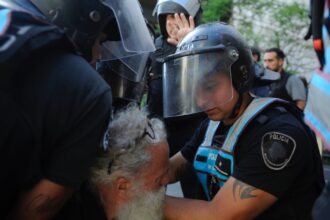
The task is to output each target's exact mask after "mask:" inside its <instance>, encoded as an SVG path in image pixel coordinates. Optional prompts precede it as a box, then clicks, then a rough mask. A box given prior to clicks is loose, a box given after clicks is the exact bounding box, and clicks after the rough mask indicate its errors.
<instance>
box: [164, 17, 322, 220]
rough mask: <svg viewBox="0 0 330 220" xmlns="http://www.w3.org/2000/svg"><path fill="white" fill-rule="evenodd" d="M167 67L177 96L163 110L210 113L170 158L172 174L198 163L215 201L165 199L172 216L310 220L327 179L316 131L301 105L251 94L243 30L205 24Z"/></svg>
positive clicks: (250, 69) (170, 89)
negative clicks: (305, 122) (311, 129)
mask: <svg viewBox="0 0 330 220" xmlns="http://www.w3.org/2000/svg"><path fill="white" fill-rule="evenodd" d="M164 65H165V66H164V70H165V73H164V75H165V76H166V77H165V78H164V85H165V86H166V88H167V89H166V90H164V93H165V95H164V98H166V97H169V96H170V95H171V94H174V93H176V94H177V99H176V100H174V99H165V100H164V105H165V106H168V108H167V109H168V111H167V112H164V114H169V115H171V114H178V113H181V114H189V113H191V112H193V111H200V110H202V111H204V112H205V113H206V114H207V115H208V119H207V120H205V121H203V122H202V123H201V125H200V127H199V128H198V130H197V131H196V133H195V134H194V136H193V137H192V139H191V140H190V141H189V142H188V143H187V144H186V145H185V147H184V148H183V149H182V150H181V151H180V152H179V153H177V154H176V155H175V156H173V157H172V158H171V174H170V175H171V179H172V181H174V180H175V179H176V176H178V174H180V172H181V171H182V169H184V167H185V165H186V164H189V163H191V164H193V166H194V169H195V170H196V172H197V175H198V177H199V180H200V182H201V184H202V185H203V189H204V192H205V195H206V196H207V198H208V200H209V201H197V200H187V199H181V198H175V197H167V199H166V206H165V213H166V218H167V219H267V220H269V219H311V207H312V204H313V202H314V200H315V198H316V197H317V196H318V195H319V194H320V192H321V189H322V187H323V185H324V178H323V172H322V163H321V159H320V155H319V152H318V148H317V144H316V141H315V138H314V135H313V134H312V132H311V131H310V129H309V128H308V127H307V126H306V125H305V124H304V123H303V121H302V116H301V114H300V111H299V110H298V109H297V108H296V107H295V106H292V105H290V104H289V103H287V102H286V101H283V100H279V99H274V98H253V97H252V96H251V95H250V94H249V89H250V86H251V84H252V82H253V76H254V74H253V68H254V67H253V61H252V56H251V50H250V47H249V46H248V45H247V43H246V42H245V41H244V40H243V38H242V37H241V35H240V34H239V33H238V32H237V31H236V30H235V29H233V28H232V27H230V26H228V25H226V24H223V23H211V24H205V25H201V26H199V27H197V28H196V29H195V30H194V31H192V32H191V33H189V34H188V35H187V36H186V37H185V38H184V39H183V41H182V42H181V43H180V44H179V45H178V49H177V51H176V53H175V54H174V55H172V56H169V57H168V58H167V59H166V60H165V64H164ZM173 82H175V83H173ZM180 91H182V92H180ZM178 103H181V104H182V105H178ZM175 106H179V107H176V108H175V109H174V107H175ZM180 107H181V108H180ZM172 110H173V111H172Z"/></svg>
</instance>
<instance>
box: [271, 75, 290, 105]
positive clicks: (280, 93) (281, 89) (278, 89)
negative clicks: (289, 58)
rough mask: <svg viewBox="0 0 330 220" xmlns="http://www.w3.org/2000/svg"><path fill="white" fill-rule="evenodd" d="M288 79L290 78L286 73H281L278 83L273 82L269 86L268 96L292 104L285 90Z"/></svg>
mask: <svg viewBox="0 0 330 220" xmlns="http://www.w3.org/2000/svg"><path fill="white" fill-rule="evenodd" d="M290 77H291V75H290V74H288V73H285V72H283V73H281V79H280V81H278V82H274V83H272V84H271V85H270V87H271V94H270V96H271V97H275V98H279V99H283V100H286V101H289V102H292V101H293V99H292V97H291V96H290V95H289V93H288V92H287V90H286V88H285V86H286V83H287V82H288V79H289V78H290Z"/></svg>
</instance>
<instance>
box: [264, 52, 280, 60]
mask: <svg viewBox="0 0 330 220" xmlns="http://www.w3.org/2000/svg"><path fill="white" fill-rule="evenodd" d="M277 58H278V57H277V54H276V53H275V52H273V51H271V52H265V55H264V59H265V60H271V59H277Z"/></svg>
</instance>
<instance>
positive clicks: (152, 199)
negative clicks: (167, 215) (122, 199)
mask: <svg viewBox="0 0 330 220" xmlns="http://www.w3.org/2000/svg"><path fill="white" fill-rule="evenodd" d="M164 200H165V187H162V188H161V189H160V190H159V191H157V192H138V193H136V195H135V196H134V199H133V200H132V201H130V202H129V203H127V204H125V205H124V206H123V207H122V208H121V209H120V210H119V212H118V215H117V217H116V220H162V219H163V218H164V215H163V205H164Z"/></svg>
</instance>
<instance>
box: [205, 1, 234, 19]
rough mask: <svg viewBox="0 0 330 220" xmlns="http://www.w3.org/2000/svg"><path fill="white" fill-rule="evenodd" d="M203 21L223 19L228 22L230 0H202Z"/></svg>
mask: <svg viewBox="0 0 330 220" xmlns="http://www.w3.org/2000/svg"><path fill="white" fill-rule="evenodd" d="M203 6H204V7H203V8H204V13H203V22H211V21H218V20H220V21H225V22H228V21H229V19H230V18H231V16H232V10H233V1H232V0H220V1H219V0H213V1H211V0H209V1H205V2H204V5H203Z"/></svg>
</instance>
